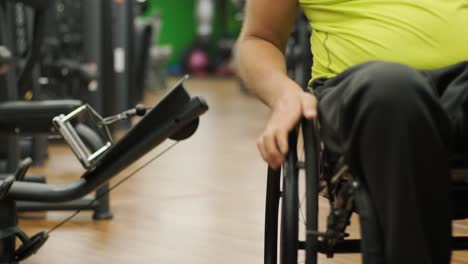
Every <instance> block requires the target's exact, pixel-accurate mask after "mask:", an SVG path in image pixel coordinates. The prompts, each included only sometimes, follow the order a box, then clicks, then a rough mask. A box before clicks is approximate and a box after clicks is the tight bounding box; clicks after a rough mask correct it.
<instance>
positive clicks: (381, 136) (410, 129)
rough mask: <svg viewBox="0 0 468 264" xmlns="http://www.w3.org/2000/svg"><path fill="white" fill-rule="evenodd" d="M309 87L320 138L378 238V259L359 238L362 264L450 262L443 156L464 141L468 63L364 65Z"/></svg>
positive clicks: (467, 114)
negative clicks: (364, 200)
mask: <svg viewBox="0 0 468 264" xmlns="http://www.w3.org/2000/svg"><path fill="white" fill-rule="evenodd" d="M313 86H314V89H315V93H316V95H317V98H318V100H319V118H320V125H321V136H322V140H323V142H324V144H325V146H326V147H327V148H328V149H329V150H330V151H332V152H335V153H338V154H340V155H343V156H344V157H345V160H346V162H347V164H348V165H349V167H350V168H351V170H352V173H353V175H355V176H357V177H359V178H360V180H361V181H362V182H363V184H364V186H365V188H366V189H367V190H368V194H369V198H370V200H371V201H372V204H373V208H372V210H374V211H375V212H376V222H377V226H378V228H377V230H366V227H365V226H364V223H365V221H366V219H365V216H364V219H361V222H363V220H364V223H363V229H362V231H363V232H364V233H365V232H368V231H373V232H378V233H379V235H380V236H381V238H382V244H381V251H382V255H383V256H382V257H380V258H379V257H375V256H374V255H373V253H372V250H374V251H375V250H377V251H378V249H375V248H376V245H373V244H370V243H369V241H367V244H366V239H364V241H363V243H364V244H363V247H364V248H363V249H364V251H366V248H367V249H370V251H371V252H370V253H369V252H367V253H366V254H365V255H364V263H365V264H376V263H379V264H380V263H385V264H406V263H408V264H429V263H432V264H448V263H450V237H451V221H450V211H451V210H450V201H449V193H450V190H449V189H450V178H449V164H448V158H449V153H452V152H462V151H463V150H464V149H465V146H466V143H467V142H468V141H467V140H466V136H464V135H467V133H466V131H467V130H468V129H467V125H468V122H466V119H467V118H468V105H467V104H468V62H463V63H459V64H456V65H452V66H450V67H446V68H443V69H438V70H431V71H420V70H415V69H412V68H410V67H408V66H404V65H401V64H395V63H386V62H379V61H375V62H368V63H365V64H360V65H358V66H355V67H353V68H350V69H349V70H347V71H345V72H343V73H341V74H339V75H338V76H336V77H334V78H332V79H328V80H316V81H315V82H314V85H313ZM364 236H365V235H364ZM377 248H378V247H377Z"/></svg>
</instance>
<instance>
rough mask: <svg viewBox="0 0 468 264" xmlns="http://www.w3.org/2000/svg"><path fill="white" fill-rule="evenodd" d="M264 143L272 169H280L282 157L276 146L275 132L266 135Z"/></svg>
mask: <svg viewBox="0 0 468 264" xmlns="http://www.w3.org/2000/svg"><path fill="white" fill-rule="evenodd" d="M263 143H264V148H265V152H266V159H267V162H268V164H270V166H271V167H272V168H275V169H276V168H278V167H279V165H281V160H282V155H281V152H280V151H279V149H278V146H277V145H276V136H275V132H273V131H270V132H267V133H265V135H264V141H263Z"/></svg>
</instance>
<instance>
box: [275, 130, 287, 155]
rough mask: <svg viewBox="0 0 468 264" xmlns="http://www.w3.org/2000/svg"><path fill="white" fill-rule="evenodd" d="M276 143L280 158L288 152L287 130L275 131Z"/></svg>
mask: <svg viewBox="0 0 468 264" xmlns="http://www.w3.org/2000/svg"><path fill="white" fill-rule="evenodd" d="M276 144H277V145H278V148H279V150H280V152H281V155H282V158H284V156H285V155H286V153H288V148H289V146H288V131H287V130H280V131H278V132H277V133H276Z"/></svg>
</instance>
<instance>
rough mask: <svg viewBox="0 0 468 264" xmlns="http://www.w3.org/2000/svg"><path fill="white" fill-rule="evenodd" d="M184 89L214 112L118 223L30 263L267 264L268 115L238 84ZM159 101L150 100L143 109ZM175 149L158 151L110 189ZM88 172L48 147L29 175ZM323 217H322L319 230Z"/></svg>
mask: <svg viewBox="0 0 468 264" xmlns="http://www.w3.org/2000/svg"><path fill="white" fill-rule="evenodd" d="M186 87H187V89H188V90H189V91H190V92H191V93H192V94H193V95H200V96H203V97H204V98H205V99H206V101H207V102H208V104H209V105H210V111H209V112H208V113H207V114H205V115H204V116H202V119H201V124H200V128H199V130H198V131H197V132H196V134H195V135H194V136H193V137H192V138H190V139H189V140H187V141H183V142H180V143H179V144H178V145H177V146H175V148H173V149H172V150H170V151H169V152H168V153H167V154H165V155H164V156H162V157H161V158H160V159H158V160H156V161H155V162H153V163H151V164H150V165H149V166H147V167H146V168H144V169H143V170H142V171H141V172H139V173H138V174H137V175H135V177H134V178H132V179H130V180H129V181H128V182H126V183H125V184H123V185H122V186H120V187H119V188H118V189H116V190H115V191H114V192H113V193H112V195H111V202H112V210H113V213H114V219H113V220H112V221H101V222H95V221H92V220H91V214H90V213H86V212H85V213H82V214H80V215H78V216H77V217H76V218H75V219H74V220H72V221H71V222H70V223H68V224H66V225H65V226H63V227H62V228H60V229H58V230H57V231H55V232H54V233H52V234H51V237H50V239H49V241H48V243H47V244H46V245H45V246H44V248H43V250H41V251H40V252H39V253H38V254H37V255H36V256H34V257H32V258H30V259H29V260H28V261H26V262H25V263H29V264H33V263H38V264H39V263H67V264H74V263H80V264H81V263H115V264H117V263H170V264H178V263H181V264H182V263H184V264H185V263H193V264H215V263H224V264H230V263H263V218H264V199H265V188H266V165H265V164H264V163H263V162H262V161H261V159H260V157H259V156H258V154H257V150H256V146H255V140H256V137H257V136H258V135H259V134H260V132H261V131H262V129H263V127H264V125H265V122H266V120H267V118H268V109H267V108H266V107H264V106H263V105H262V104H261V103H259V102H258V101H257V100H256V99H254V98H252V97H250V96H247V95H245V94H243V93H242V92H241V91H240V90H239V87H238V84H237V82H235V81H233V80H223V79H219V80H212V79H194V80H189V81H187V82H186ZM161 95H162V93H159V92H153V93H149V94H148V95H147V97H146V103H147V105H151V104H152V103H154V102H155V101H156V100H157V98H158V97H160V96H161ZM169 145H170V142H166V143H164V144H163V145H162V146H160V147H159V148H157V149H155V150H154V151H152V152H151V153H150V154H148V155H147V156H145V157H144V158H142V159H141V160H140V161H138V162H137V163H136V164H134V165H133V166H132V167H131V168H128V169H127V170H126V171H124V172H123V173H121V175H120V176H119V177H118V178H117V179H115V180H114V182H116V181H117V180H118V179H120V178H121V177H124V176H126V175H128V174H129V173H131V172H132V171H133V170H135V169H137V168H138V167H139V166H141V165H142V164H143V163H144V162H145V161H147V160H149V159H150V158H151V157H153V156H154V155H157V154H158V153H159V152H161V151H162V150H163V149H164V148H165V147H167V146H169ZM82 172H83V169H82V168H81V165H80V164H79V162H78V161H77V160H76V159H75V157H74V156H73V154H72V153H71V151H70V150H69V149H68V148H67V147H66V146H52V147H51V148H50V159H49V161H48V162H47V164H45V166H44V167H41V168H35V169H34V170H33V171H32V173H33V174H45V175H48V178H47V179H48V181H49V182H57V183H58V182H66V181H70V180H71V179H74V178H77V177H79V176H80V175H81V173H82ZM322 205H323V206H322ZM322 207H323V209H324V208H326V201H322V202H321V209H322ZM70 214H71V213H70V212H49V213H47V214H46V215H45V216H44V215H42V217H39V218H38V219H24V218H23V219H22V220H21V221H20V226H21V227H22V228H24V229H25V231H26V232H27V233H28V234H34V233H35V232H37V231H41V230H44V229H48V228H51V227H52V226H53V225H55V224H56V223H58V222H59V221H60V220H62V219H64V218H66V217H67V216H69V215H70ZM325 215H326V214H325V213H323V214H321V218H320V219H321V224H322V225H323V223H324V219H325ZM31 217H32V216H31ZM36 217H37V216H36ZM353 223H354V224H353V226H352V227H351V228H350V230H351V234H352V236H355V234H356V233H357V232H356V230H357V229H358V224H357V221H356V219H354V221H353ZM454 230H455V234H457V235H468V221H460V222H456V223H454ZM359 259H360V258H359V256H357V255H341V256H337V257H335V258H334V259H326V258H324V257H321V261H320V263H359ZM467 260H468V253H460V252H457V253H455V254H454V255H453V261H452V263H455V264H461V263H467Z"/></svg>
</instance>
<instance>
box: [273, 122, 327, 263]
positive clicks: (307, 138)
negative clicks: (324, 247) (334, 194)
mask: <svg viewBox="0 0 468 264" xmlns="http://www.w3.org/2000/svg"><path fill="white" fill-rule="evenodd" d="M301 135H303V136H302V138H303V140H302V142H300V143H303V145H304V148H302V144H298V136H299V133H298V131H295V132H293V133H291V134H290V136H289V146H290V147H291V151H289V152H288V156H287V159H286V162H285V163H284V166H283V169H282V171H281V170H277V171H274V170H272V169H271V168H269V169H268V179H267V198H266V210H265V248H264V263H265V264H277V263H278V249H279V253H280V254H279V257H280V258H279V263H281V264H291V263H298V262H299V263H303V262H302V261H298V251H299V250H301V249H303V250H305V249H307V250H306V256H305V257H306V261H305V263H307V264H316V263H317V236H316V234H315V233H314V232H309V231H310V230H314V231H315V230H317V226H318V193H319V190H318V175H319V170H318V158H317V157H318V145H317V141H316V140H315V139H316V137H315V132H314V124H313V123H312V122H310V121H304V122H303V125H302V134H301ZM298 145H300V146H301V147H299V148H298V147H297V146H298ZM296 149H302V154H301V151H300V152H299V154H300V155H299V157H298V151H296ZM302 157H303V160H300V159H299V158H302ZM301 169H305V181H304V182H305V184H306V185H307V186H309V187H310V186H312V188H305V189H306V197H305V201H306V203H305V204H302V205H301V197H300V195H299V182H300V180H299V171H300V170H301ZM281 179H282V181H283V184H282V189H281V188H280V185H281V184H280V183H281ZM280 200H281V214H280V215H281V221H278V215H279V214H278V213H279V208H280ZM301 206H302V207H303V209H304V208H307V213H306V215H305V216H304V215H303V211H302V210H303V209H301ZM299 212H301V216H302V218H306V221H305V223H304V224H305V226H306V228H305V233H306V240H305V241H302V242H301V241H299V223H300V222H301V219H300V215H299ZM302 222H304V221H302ZM278 230H279V231H280V236H279V237H278Z"/></svg>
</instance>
